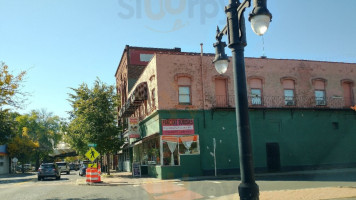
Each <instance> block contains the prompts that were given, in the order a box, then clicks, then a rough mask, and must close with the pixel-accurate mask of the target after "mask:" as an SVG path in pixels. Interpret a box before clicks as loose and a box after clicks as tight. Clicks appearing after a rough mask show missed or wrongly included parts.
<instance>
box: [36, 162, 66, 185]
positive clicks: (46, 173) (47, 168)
mask: <svg viewBox="0 0 356 200" xmlns="http://www.w3.org/2000/svg"><path fill="white" fill-rule="evenodd" d="M47 177H53V178H56V180H59V179H61V171H60V169H59V168H58V166H57V165H56V164H55V163H42V164H41V166H40V168H38V174H37V178H38V180H39V181H40V180H43V179H44V178H47Z"/></svg>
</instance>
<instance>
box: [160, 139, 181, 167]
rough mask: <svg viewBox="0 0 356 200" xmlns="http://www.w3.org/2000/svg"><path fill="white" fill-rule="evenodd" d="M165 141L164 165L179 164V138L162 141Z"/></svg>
mask: <svg viewBox="0 0 356 200" xmlns="http://www.w3.org/2000/svg"><path fill="white" fill-rule="evenodd" d="M162 143H163V165H170V166H174V165H179V157H178V140H177V139H176V141H162Z"/></svg>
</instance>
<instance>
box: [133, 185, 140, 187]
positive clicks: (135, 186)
mask: <svg viewBox="0 0 356 200" xmlns="http://www.w3.org/2000/svg"><path fill="white" fill-rule="evenodd" d="M132 186H134V187H139V186H140V185H132Z"/></svg>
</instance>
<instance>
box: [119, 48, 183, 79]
mask: <svg viewBox="0 0 356 200" xmlns="http://www.w3.org/2000/svg"><path fill="white" fill-rule="evenodd" d="M130 49H141V50H149V51H159V52H181V48H179V47H174V48H172V49H169V48H155V47H136V46H130V45H125V48H124V51H123V52H122V55H121V59H120V62H119V65H118V66H117V68H116V72H115V77H116V75H117V72H118V71H119V67H120V65H121V63H122V58H123V55H124V53H125V52H128V51H129V50H130Z"/></svg>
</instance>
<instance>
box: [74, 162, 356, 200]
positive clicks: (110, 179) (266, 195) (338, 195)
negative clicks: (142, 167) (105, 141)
mask: <svg viewBox="0 0 356 200" xmlns="http://www.w3.org/2000/svg"><path fill="white" fill-rule="evenodd" d="M338 172H356V169H354V168H345V169H328V170H308V171H294V172H278V173H259V174H256V177H257V179H258V178H263V177H269V176H282V175H300V174H304V175H305V174H325V173H338ZM239 178H240V177H239V176H238V175H227V176H217V177H215V176H200V177H189V178H182V179H169V180H161V179H158V178H152V177H132V174H131V173H130V172H111V175H109V176H108V175H106V174H103V175H102V178H101V180H102V182H101V183H93V184H91V185H95V186H101V185H102V186H108V185H111V186H112V185H117V186H119V185H134V186H138V185H144V184H150V183H163V182H180V181H194V180H218V179H220V180H222V179H239ZM80 181H81V182H79V183H78V182H77V184H78V185H87V183H86V182H85V179H81V180H80ZM355 186H356V184H355ZM214 199H216V200H230V199H239V194H238V193H236V194H231V195H226V196H221V197H218V198H214ZM301 199H303V200H346V199H347V200H353V199H354V200H356V187H324V188H308V189H297V190H275V191H260V200H301Z"/></svg>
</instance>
